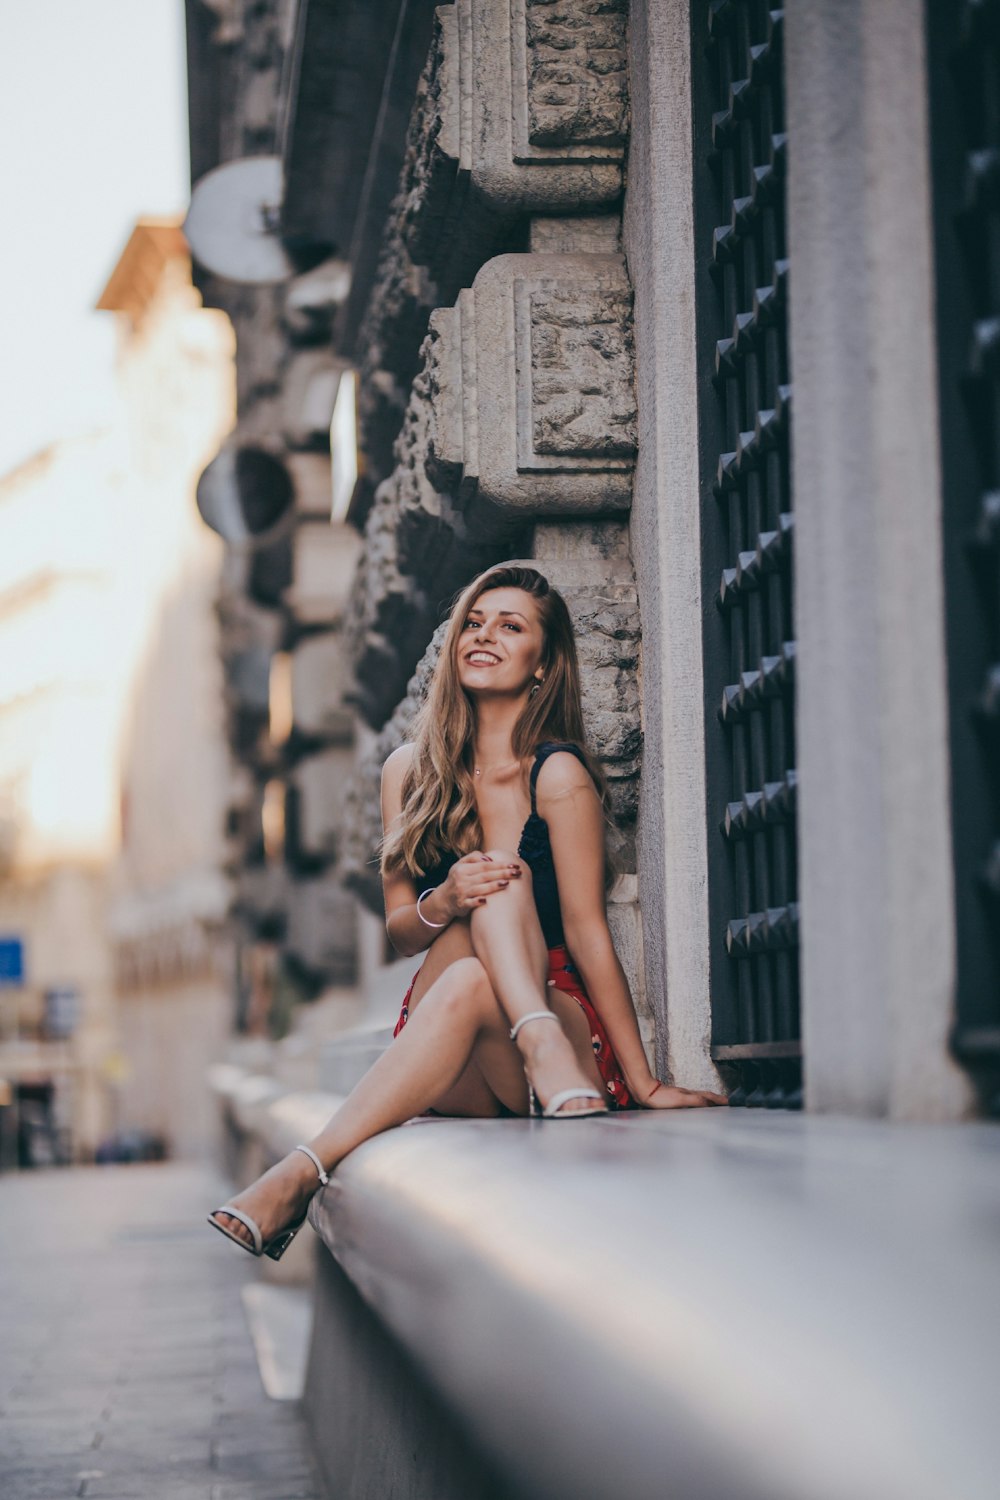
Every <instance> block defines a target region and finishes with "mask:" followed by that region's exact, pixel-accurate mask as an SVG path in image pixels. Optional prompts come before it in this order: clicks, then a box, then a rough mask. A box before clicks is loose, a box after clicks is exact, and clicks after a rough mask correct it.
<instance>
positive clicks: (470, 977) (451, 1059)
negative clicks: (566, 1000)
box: [217, 957, 555, 1244]
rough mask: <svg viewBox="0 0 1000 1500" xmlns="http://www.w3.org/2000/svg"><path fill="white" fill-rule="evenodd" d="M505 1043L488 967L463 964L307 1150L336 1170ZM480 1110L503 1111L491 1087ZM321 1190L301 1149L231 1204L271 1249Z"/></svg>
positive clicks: (425, 1001) (236, 1227) (449, 971)
mask: <svg viewBox="0 0 1000 1500" xmlns="http://www.w3.org/2000/svg"><path fill="white" fill-rule="evenodd" d="M552 1029H553V1030H555V1027H553V1028H552ZM501 1041H502V1042H503V1044H504V1045H505V1046H506V1047H507V1048H508V1050H509V1049H510V1041H509V1039H508V1038H507V1025H506V1018H505V1016H504V1014H503V1012H502V1011H501V1009H500V1007H499V1006H498V1004H497V1001H496V997H495V995H494V993H493V990H492V987H491V985H490V982H489V979H488V978H487V975H486V973H485V971H484V969H483V966H482V964H481V963H480V962H479V961H478V959H475V958H471V957H469V958H461V959H458V960H457V961H456V962H454V963H452V964H450V965H449V966H448V967H447V968H446V969H445V971H444V973H443V974H441V975H440V976H439V978H438V979H437V980H436V981H435V982H434V984H432V986H431V987H430V989H429V990H427V992H426V994H424V995H423V997H422V999H421V1001H420V1005H419V1008H418V1009H417V1010H416V1011H415V1012H414V1013H413V1014H412V1015H411V1017H410V1020H409V1021H408V1023H407V1025H406V1026H405V1027H404V1028H403V1030H402V1031H401V1032H400V1034H399V1036H398V1037H397V1038H396V1040H395V1041H394V1042H393V1044H392V1046H391V1047H389V1048H388V1049H387V1051H385V1052H384V1053H383V1054H382V1056H381V1057H380V1058H379V1059H378V1060H377V1062H375V1063H374V1064H373V1066H372V1067H371V1068H369V1070H368V1072H367V1073H366V1074H365V1076H364V1077H363V1078H362V1079H361V1080H360V1082H359V1083H358V1084H357V1086H356V1087H355V1088H354V1089H352V1091H351V1093H350V1094H349V1096H348V1097H347V1099H345V1101H344V1103H343V1104H342V1105H341V1107H340V1109H338V1110H337V1113H336V1114H335V1115H334V1116H333V1117H332V1119H331V1120H330V1121H329V1122H328V1124H327V1125H325V1126H324V1127H323V1129H322V1130H321V1131H320V1132H319V1134H318V1135H316V1136H314V1137H313V1139H312V1140H311V1141H309V1142H307V1144H308V1145H309V1146H311V1147H312V1149H313V1150H314V1151H315V1152H316V1155H317V1156H318V1157H319V1158H320V1160H321V1161H322V1162H323V1164H324V1166H325V1167H326V1168H327V1169H328V1170H332V1168H333V1167H335V1166H336V1164H337V1162H339V1161H340V1160H342V1158H343V1157H345V1156H346V1155H347V1154H348V1152H350V1151H353V1150H354V1148H355V1146H359V1145H360V1144H361V1142H362V1141H366V1140H368V1139H369V1138H370V1137H371V1136H373V1135H378V1134H379V1133H380V1132H381V1131H383V1130H388V1129H390V1127H391V1126H393V1125H401V1124H403V1122H404V1121H406V1120H410V1119H412V1118H413V1117H414V1116H415V1115H419V1114H422V1113H423V1111H424V1110H425V1109H428V1108H430V1107H431V1106H432V1105H433V1104H434V1103H435V1102H436V1101H438V1100H440V1099H441V1097H442V1095H446V1094H447V1092H448V1090H449V1089H451V1088H452V1087H453V1085H454V1084H455V1083H456V1082H457V1080H458V1079H459V1078H461V1077H462V1075H463V1074H464V1073H465V1072H466V1069H467V1064H468V1062H469V1059H470V1056H471V1055H472V1052H473V1048H474V1047H475V1046H476V1045H477V1043H478V1042H482V1043H483V1044H489V1043H494V1044H495V1043H497V1042H501ZM482 1104H483V1107H482V1113H483V1114H486V1115H490V1114H495V1113H496V1112H497V1103H496V1099H495V1097H494V1096H493V1095H492V1094H491V1093H490V1091H489V1089H487V1088H486V1086H485V1084H484V1085H483V1091H482ZM316 1185H317V1184H316V1170H315V1168H314V1166H313V1165H312V1163H311V1162H310V1160H309V1158H308V1157H307V1156H305V1155H304V1154H303V1153H302V1152H301V1151H295V1152H292V1153H291V1154H290V1155H289V1156H287V1157H285V1158H284V1160H283V1161H280V1162H279V1163H278V1164H277V1166H274V1167H272V1168H271V1170H270V1171H269V1172H265V1173H264V1175H263V1176H262V1177H260V1178H258V1179H257V1181H256V1182H255V1183H253V1184H252V1185H251V1186H250V1187H249V1188H247V1190H246V1191H245V1192H244V1193H241V1194H240V1195H239V1196H238V1197H237V1198H235V1199H233V1202H234V1204H235V1205H236V1207H237V1208H242V1209H243V1210H244V1212H245V1213H248V1214H249V1215H250V1217H251V1218H253V1219H255V1220H256V1222H257V1224H258V1225H259V1226H260V1231H261V1234H262V1235H263V1237H264V1241H265V1243H266V1242H267V1241H268V1240H269V1239H271V1238H273V1237H274V1235H275V1234H277V1233H278V1232H279V1230H281V1229H282V1228H283V1227H284V1225H286V1224H288V1223H291V1222H292V1221H294V1220H295V1219H296V1218H298V1216H299V1215H300V1214H301V1212H302V1209H303V1205H304V1202H305V1200H306V1199H307V1198H308V1197H309V1196H311V1194H312V1193H313V1192H314V1191H315V1188H316ZM217 1217H218V1218H219V1220H220V1221H221V1222H222V1223H223V1224H224V1225H225V1226H226V1227H227V1228H229V1229H231V1230H232V1231H233V1232H234V1233H235V1234H238V1235H239V1236H240V1238H242V1239H244V1240H245V1241H246V1243H247V1244H250V1243H251V1235H250V1231H249V1230H248V1229H247V1228H246V1226H245V1225H243V1224H241V1223H240V1221H239V1220H238V1219H233V1218H232V1217H231V1216H229V1215H227V1214H219V1215H218V1216H217Z"/></svg>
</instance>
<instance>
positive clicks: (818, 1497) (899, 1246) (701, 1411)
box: [309, 1112, 1000, 1500]
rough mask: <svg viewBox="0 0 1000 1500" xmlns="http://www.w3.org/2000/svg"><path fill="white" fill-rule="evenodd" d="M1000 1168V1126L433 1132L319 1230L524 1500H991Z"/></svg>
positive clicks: (494, 1125)
mask: <svg viewBox="0 0 1000 1500" xmlns="http://www.w3.org/2000/svg"><path fill="white" fill-rule="evenodd" d="M998 1162H1000V1128H997V1127H993V1126H978V1125H968V1126H960V1127H955V1126H952V1127H948V1126H943V1127H936V1126H901V1125H887V1124H883V1123H878V1122H858V1121H849V1120H843V1119H832V1118H828V1117H827V1118H818V1117H804V1118H803V1117H791V1116H775V1115H763V1114H760V1115H745V1114H737V1113H736V1112H712V1113H711V1114H702V1113H698V1114H687V1115H669V1116H664V1115H659V1116H657V1115H650V1114H636V1115H626V1116H621V1117H618V1118H614V1119H610V1120H607V1121H596V1120H592V1121H586V1122H584V1121H581V1122H578V1123H577V1124H576V1125H574V1126H565V1125H555V1124H539V1123H529V1122H526V1121H525V1122H522V1121H505V1122H494V1121H431V1120H421V1121H417V1122H414V1123H412V1124H410V1125H408V1126H405V1127H404V1128H402V1129H401V1130H396V1131H393V1132H391V1133H389V1134H388V1135H385V1136H382V1137H379V1138H378V1139H376V1140H373V1141H371V1142H369V1143H367V1144H366V1145H365V1146H363V1147H362V1148H360V1149H359V1150H358V1151H356V1152H354V1153H353V1154H352V1155H351V1157H350V1158H349V1159H348V1160H347V1161H345V1162H344V1163H343V1164H342V1165H341V1166H340V1168H338V1171H337V1173H336V1175H335V1177H334V1179H333V1180H332V1182H331V1184H330V1186H329V1187H328V1188H327V1189H325V1190H324V1191H323V1192H322V1193H321V1194H320V1195H319V1196H318V1197H317V1198H316V1199H314V1201H313V1205H312V1208H311V1210H310V1218H311V1221H312V1223H313V1226H314V1228H315V1229H316V1230H317V1231H318V1233H319V1234H320V1236H321V1237H322V1239H323V1240H324V1241H325V1243H326V1244H327V1246H328V1247H330V1249H331V1250H332V1252H333V1254H334V1256H335V1258H336V1260H337V1261H338V1262H339V1264H340V1266H341V1267H342V1268H343V1270H344V1271H345V1272H346V1274H347V1275H348V1277H349V1278H350V1279H351V1281H352V1282H353V1283H354V1285H355V1287H356V1288H357V1290H358V1291H359V1292H360V1293H361V1295H362V1297H363V1298H364V1299H365V1301H366V1303H367V1304H368V1305H369V1307H370V1308H371V1309H373V1311H374V1313H375V1315H376V1317H377V1319H378V1321H379V1322H380V1323H381V1324H382V1325H384V1326H385V1327H386V1328H387V1329H388V1330H389V1331H390V1332H391V1334H392V1335H393V1336H394V1337H395V1338H396V1339H397V1340H398V1341H399V1343H400V1344H401V1345H402V1347H403V1349H404V1350H405V1351H406V1353H407V1354H408V1355H409V1356H410V1357H411V1358H412V1359H414V1360H415V1361H416V1363H417V1364H418V1365H419V1367H420V1368H421V1369H422V1371H423V1372H425V1373H426V1374H427V1376H428V1377H429V1379H430V1382H431V1384H432V1385H433V1387H434V1388H435V1389H436V1390H437V1392H438V1394H439V1395H440V1396H441V1397H442V1398H443V1401H444V1402H445V1404H446V1406H447V1407H448V1408H449V1409H450V1410H452V1411H453V1412H454V1413H455V1415H456V1416H457V1418H458V1419H459V1421H460V1422H461V1423H462V1424H463V1426H464V1428H465V1429H467V1430H468V1431H469V1432H470V1433H471V1435H472V1437H473V1438H474V1440H475V1441H476V1442H477V1443H478V1444H479V1445H480V1446H481V1448H482V1451H483V1452H484V1453H485V1454H486V1455H487V1456H488V1458H489V1460H490V1461H491V1462H492V1464H494V1465H495V1466H496V1472H497V1474H498V1475H499V1476H501V1477H502V1480H503V1481H504V1483H505V1486H506V1483H508V1482H509V1483H511V1484H512V1486H513V1488H512V1490H511V1492H512V1493H515V1492H516V1493H517V1494H518V1495H523V1496H525V1497H534V1500H541V1497H542V1496H545V1497H546V1500H557V1497H562V1496H567V1497H568V1496H570V1495H573V1496H577V1495H586V1496H587V1497H588V1500H602V1497H605V1496H607V1497H611V1496H614V1497H615V1500H618V1497H619V1496H621V1495H622V1494H628V1495H631V1496H635V1497H646V1496H648V1497H653V1496H654V1495H655V1496H660V1495H662V1494H664V1493H666V1492H667V1489H669V1492H670V1493H671V1494H678V1495H680V1494H683V1495H684V1496H685V1497H686V1500H699V1497H705V1500H709V1497H716V1496H718V1495H721V1494H725V1493H728V1494H738V1495H739V1496H740V1497H741V1500H758V1497H759V1500H847V1497H851V1500H854V1497H857V1496H858V1495H874V1494H878V1495H880V1496H881V1497H882V1500H897V1497H898V1500H904V1497H905V1500H940V1497H941V1496H942V1495H945V1494H947V1495H951V1496H955V1497H958V1496H961V1497H963V1500H973V1497H975V1500H986V1497H987V1496H992V1495H993V1494H994V1493H995V1488H994V1485H995V1454H994V1443H993V1431H994V1425H993V1424H994V1414H993V1406H994V1390H995V1380H994V1375H993V1370H994V1364H995V1350H996V1348H997V1346H998V1337H1000V1296H998V1290H1000V1250H998V1240H997V1234H996V1229H995V1223H994V1218H995V1216H994V1215H993V1214H992V1210H991V1206H990V1205H991V1204H992V1203H994V1202H995V1184H996V1171H997V1164H998ZM487 1354H488V1357H487ZM326 1395H329V1393H326ZM309 1399H310V1405H311V1408H312V1410H313V1411H314V1413H317V1412H318V1413H322V1410H323V1401H324V1392H323V1391H321V1390H313V1391H312V1393H311V1395H310V1398H309ZM597 1413H599V1414H600V1440H599V1441H591V1440H589V1438H588V1435H587V1434H588V1426H587V1423H588V1421H589V1420H590V1418H591V1417H592V1416H593V1415H594V1414H597ZM504 1492H505V1493H506V1488H505V1490H504Z"/></svg>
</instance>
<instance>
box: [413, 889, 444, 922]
mask: <svg viewBox="0 0 1000 1500" xmlns="http://www.w3.org/2000/svg"><path fill="white" fill-rule="evenodd" d="M436 890H437V886H436V885H429V886H428V887H427V889H426V891H421V892H420V895H419V896H418V897H417V916H418V917H419V918H420V920H421V922H423V924H424V926H425V927H447V926H448V923H447V922H431V921H429V920H428V919H427V917H425V916H424V914H423V912H422V911H421V910H420V903H421V901H422V900H423V899H424V897H425V896H432V895H433V894H434V892H435V891H436Z"/></svg>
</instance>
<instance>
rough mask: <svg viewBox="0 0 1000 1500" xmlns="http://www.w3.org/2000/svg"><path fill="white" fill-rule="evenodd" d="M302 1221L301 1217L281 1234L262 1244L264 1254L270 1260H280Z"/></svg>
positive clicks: (300, 1226) (303, 1221)
mask: <svg viewBox="0 0 1000 1500" xmlns="http://www.w3.org/2000/svg"><path fill="white" fill-rule="evenodd" d="M304 1223H305V1219H304V1218H302V1219H300V1220H299V1222H298V1223H297V1224H293V1225H292V1226H291V1227H290V1228H289V1229H285V1230H283V1231H282V1233H281V1234H276V1235H275V1237H274V1239H273V1240H270V1241H269V1242H268V1243H267V1244H266V1245H265V1246H264V1254H265V1255H266V1256H268V1257H269V1259H271V1260H280V1259H281V1257H282V1256H283V1255H284V1253H285V1251H286V1250H287V1249H288V1247H289V1245H290V1244H291V1243H292V1240H294V1238H295V1236H296V1235H297V1234H298V1232H299V1230H300V1229H301V1228H302V1226H303V1224H304Z"/></svg>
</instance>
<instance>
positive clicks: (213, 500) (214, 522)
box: [197, 444, 295, 551]
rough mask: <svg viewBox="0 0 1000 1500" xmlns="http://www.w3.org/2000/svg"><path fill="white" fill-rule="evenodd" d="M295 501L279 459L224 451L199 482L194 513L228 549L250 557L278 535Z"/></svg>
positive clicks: (249, 450)
mask: <svg viewBox="0 0 1000 1500" xmlns="http://www.w3.org/2000/svg"><path fill="white" fill-rule="evenodd" d="M294 498H295V490H294V487H293V485H292V479H291V475H290V474H289V472H288V470H287V469H286V467H285V465H284V464H283V463H282V462H281V459H280V458H275V457H274V455H273V454H272V453H268V452H266V451H265V450H264V449H263V448H253V447H251V446H249V445H248V444H247V445H237V444H228V445H226V446H225V447H223V448H222V449H221V451H220V452H219V453H218V454H217V455H216V457H215V458H213V459H212V462H211V463H210V464H209V465H208V467H207V468H206V469H205V470H203V472H202V475H201V478H200V479H199V480H198V490H197V502H198V509H199V511H200V512H201V518H202V520H203V521H204V522H205V524H206V526H210V527H211V528H212V530H213V531H217V532H218V533H219V535H220V536H221V537H222V538H223V539H224V540H225V541H227V542H228V543H229V544H230V545H231V546H236V547H241V548H245V549H247V550H252V551H256V550H257V549H258V548H262V547H268V546H270V545H271V544H272V543H273V542H274V541H275V539H276V538H277V537H278V536H280V535H281V532H282V530H283V527H284V525H285V524H286V522H287V521H288V519H289V518H290V516H291V515H292V509H293V502H294Z"/></svg>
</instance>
